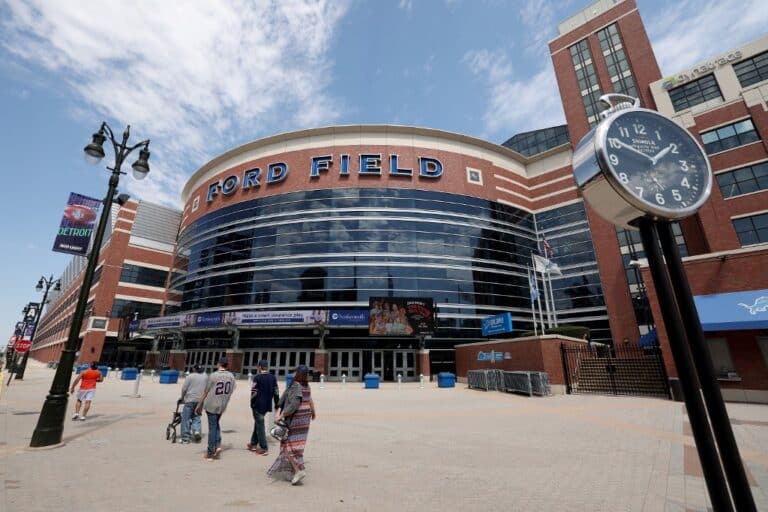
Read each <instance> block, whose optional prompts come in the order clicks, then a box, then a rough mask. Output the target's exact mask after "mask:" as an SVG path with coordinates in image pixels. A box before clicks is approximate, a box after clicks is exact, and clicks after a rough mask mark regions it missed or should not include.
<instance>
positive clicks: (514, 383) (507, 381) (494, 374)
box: [467, 370, 551, 396]
mask: <svg viewBox="0 0 768 512" xmlns="http://www.w3.org/2000/svg"><path fill="white" fill-rule="evenodd" d="M467 384H468V386H469V388H470V389H482V390H483V391H505V392H507V393H524V394H526V395H528V396H533V395H538V396H548V395H549V394H551V389H550V385H549V374H547V373H546V372H523V371H513V372H505V371H502V370H469V371H468V372H467Z"/></svg>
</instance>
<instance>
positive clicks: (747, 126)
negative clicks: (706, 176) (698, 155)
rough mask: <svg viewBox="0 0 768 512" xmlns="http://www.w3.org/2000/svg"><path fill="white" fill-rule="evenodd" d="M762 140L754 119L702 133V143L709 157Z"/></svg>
mask: <svg viewBox="0 0 768 512" xmlns="http://www.w3.org/2000/svg"><path fill="white" fill-rule="evenodd" d="M758 140H760V136H759V135H758V134H757V130H756V129H755V125H754V123H753V122H752V119H743V120H741V121H737V122H735V123H731V124H727V125H725V126H721V127H719V128H716V129H714V130H710V131H706V132H702V133H701V142H702V143H703V144H704V150H705V151H706V152H707V154H708V155H711V154H713V153H719V152H721V151H727V150H729V149H733V148H736V147H739V146H743V145H745V144H750V143H752V142H755V141H758Z"/></svg>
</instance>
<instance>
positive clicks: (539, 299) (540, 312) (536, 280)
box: [531, 252, 545, 335]
mask: <svg viewBox="0 0 768 512" xmlns="http://www.w3.org/2000/svg"><path fill="white" fill-rule="evenodd" d="M531 262H532V263H533V282H534V283H536V289H537V290H538V288H539V280H538V278H537V277H536V260H534V259H533V252H531ZM536 300H537V301H538V303H539V318H540V319H541V334H542V335H544V332H545V327H544V313H543V312H542V310H541V292H539V296H538V297H537V298H536Z"/></svg>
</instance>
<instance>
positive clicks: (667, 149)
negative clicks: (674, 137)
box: [651, 144, 674, 165]
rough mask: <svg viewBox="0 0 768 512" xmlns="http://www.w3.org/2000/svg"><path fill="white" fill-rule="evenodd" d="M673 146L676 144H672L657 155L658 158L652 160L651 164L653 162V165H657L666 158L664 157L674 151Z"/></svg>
mask: <svg viewBox="0 0 768 512" xmlns="http://www.w3.org/2000/svg"><path fill="white" fill-rule="evenodd" d="M672 146H674V144H670V145H669V146H667V147H665V148H664V149H662V150H661V151H659V152H658V153H656V156H654V157H653V158H651V162H653V165H656V162H658V161H659V160H661V159H662V158H664V155H666V154H667V153H669V152H670V151H672Z"/></svg>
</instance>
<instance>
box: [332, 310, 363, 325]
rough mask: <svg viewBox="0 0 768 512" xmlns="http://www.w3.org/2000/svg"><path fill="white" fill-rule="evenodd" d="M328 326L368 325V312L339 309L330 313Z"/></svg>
mask: <svg viewBox="0 0 768 512" xmlns="http://www.w3.org/2000/svg"><path fill="white" fill-rule="evenodd" d="M328 325H357V326H367V325H368V311H366V310H364V309H339V310H335V311H330V312H329V313H328Z"/></svg>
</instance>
